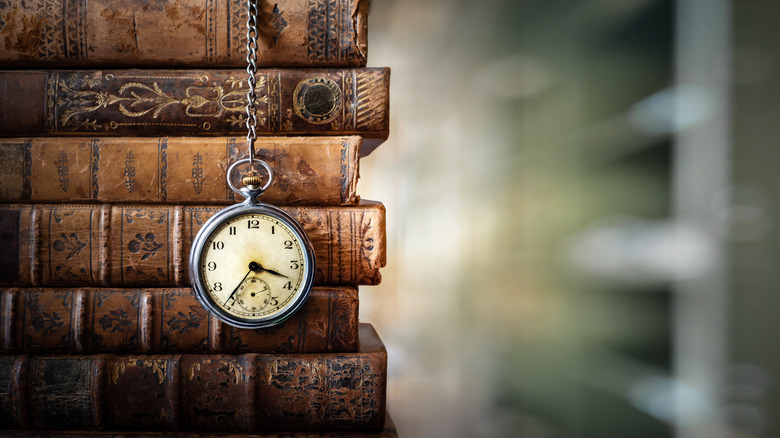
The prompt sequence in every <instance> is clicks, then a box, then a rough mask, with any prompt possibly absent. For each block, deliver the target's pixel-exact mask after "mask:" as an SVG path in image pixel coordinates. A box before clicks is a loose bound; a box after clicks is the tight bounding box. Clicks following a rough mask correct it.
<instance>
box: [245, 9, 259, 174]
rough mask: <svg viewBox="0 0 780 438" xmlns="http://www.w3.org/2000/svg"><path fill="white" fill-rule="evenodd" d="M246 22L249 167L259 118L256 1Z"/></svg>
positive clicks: (253, 157)
mask: <svg viewBox="0 0 780 438" xmlns="http://www.w3.org/2000/svg"><path fill="white" fill-rule="evenodd" d="M246 6H247V17H248V18H247V22H246V50H247V54H246V63H247V66H246V72H247V73H248V74H249V76H248V77H247V84H248V85H249V92H248V93H246V129H247V130H248V131H249V132H248V133H247V135H246V141H247V142H248V143H249V165H250V166H252V165H253V163H254V159H255V140H256V139H257V131H256V127H257V116H256V115H255V100H256V99H255V83H256V80H255V74H256V73H257V64H256V63H255V62H256V60H257V3H256V0H247V2H246Z"/></svg>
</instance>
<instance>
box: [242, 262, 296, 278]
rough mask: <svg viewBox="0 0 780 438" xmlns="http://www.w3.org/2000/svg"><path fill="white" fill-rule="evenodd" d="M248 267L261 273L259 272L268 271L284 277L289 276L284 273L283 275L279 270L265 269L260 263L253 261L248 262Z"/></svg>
mask: <svg viewBox="0 0 780 438" xmlns="http://www.w3.org/2000/svg"><path fill="white" fill-rule="evenodd" d="M249 269H251V270H253V271H255V272H257V273H258V274H259V273H261V272H267V273H269V274H271V275H276V276H279V277H284V278H290V277H288V276H286V275H284V274H282V273H280V272H277V271H274V270H273V269H266V268H264V267H263V266H262V265H260V263H255V262H252V263H250V264H249Z"/></svg>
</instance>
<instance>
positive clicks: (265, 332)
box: [0, 286, 358, 354]
mask: <svg viewBox="0 0 780 438" xmlns="http://www.w3.org/2000/svg"><path fill="white" fill-rule="evenodd" d="M0 308H2V311H3V313H2V315H3V316H2V318H0V352H3V353H36V352H41V353H66V354H67V353H72V354H76V353H78V354H82V353H87V354H94V353H190V352H204V353H208V352H213V353H244V352H255V353H324V352H354V351H357V340H358V339H357V335H358V323H357V321H358V296H357V287H355V286H340V287H322V286H318V287H315V288H314V289H313V290H312V292H311V294H310V295H309V298H308V300H307V301H306V303H305V304H304V305H303V307H302V308H301V309H300V310H299V311H298V312H297V313H296V314H295V315H293V316H292V317H291V318H290V319H289V320H287V321H285V322H284V323H282V324H280V325H278V326H274V327H272V328H267V329H259V330H248V329H239V328H235V327H232V326H229V325H225V324H223V323H221V322H220V321H219V320H217V319H216V318H214V317H213V316H212V315H211V314H210V313H209V312H208V311H206V309H204V308H203V307H202V306H201V305H200V302H199V301H198V299H197V298H196V296H195V294H194V293H193V292H192V290H191V289H108V288H101V289H90V288H84V289H67V288H65V289H45V288H44V289H41V288H7V289H0Z"/></svg>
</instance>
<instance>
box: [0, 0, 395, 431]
mask: <svg viewBox="0 0 780 438" xmlns="http://www.w3.org/2000/svg"><path fill="white" fill-rule="evenodd" d="M258 8H259V18H258V26H259V28H260V31H259V38H258V66H259V69H258V71H257V75H256V78H257V85H256V89H257V91H256V94H257V111H256V116H257V120H258V122H257V134H258V137H259V138H258V140H257V142H256V144H255V149H256V151H257V153H258V155H259V156H260V157H261V158H262V159H263V160H265V161H266V162H268V163H269V164H270V166H271V168H272V169H273V171H274V183H273V185H272V186H271V187H270V188H269V189H268V191H267V192H266V193H265V194H264V195H263V196H262V197H261V198H260V200H261V201H262V202H266V203H271V204H275V205H278V206H280V207H282V208H283V209H285V210H286V211H287V212H289V213H291V214H292V215H293V217H295V219H296V220H297V221H298V222H299V223H300V224H301V225H302V226H303V228H304V229H305V231H306V232H307V233H308V235H309V238H310V239H311V241H312V243H313V248H314V252H315V257H316V272H315V286H314V288H313V289H312V292H311V294H310V296H309V298H308V299H307V301H306V303H305V304H304V306H303V307H302V308H301V309H300V310H299V311H298V312H297V313H296V314H295V315H294V316H293V317H292V318H291V319H289V320H287V321H285V322H284V323H282V324H280V325H277V326H273V327H270V328H265V329H257V330H250V329H238V328H235V327H232V326H230V325H226V324H224V323H222V322H220V321H219V320H217V319H216V318H215V317H214V316H213V315H211V314H210V313H209V312H208V311H207V310H206V309H205V308H204V307H202V306H201V304H200V302H199V301H198V299H197V298H196V296H195V295H194V293H193V290H192V289H191V288H190V287H189V286H190V284H189V274H188V262H189V261H188V255H189V251H190V246H191V244H192V242H193V239H194V237H195V235H196V233H197V232H198V230H199V229H200V227H201V226H202V225H203V223H204V222H205V221H206V220H207V219H208V218H209V217H210V216H211V215H213V214H214V213H216V212H217V211H219V210H221V209H222V208H224V207H226V206H229V205H231V204H235V203H236V202H238V201H240V199H236V198H240V197H238V196H236V195H235V194H234V193H233V191H232V190H231V189H230V188H229V186H228V184H227V182H226V177H225V175H226V170H227V168H228V167H229V166H230V165H231V164H232V163H234V162H236V161H237V160H239V159H242V158H245V157H246V156H247V153H248V152H247V151H248V149H247V144H246V140H245V137H246V114H245V108H246V103H247V102H246V99H247V97H246V94H247V89H248V85H247V83H246V76H247V73H246V46H247V41H246V39H247V37H246V35H247V32H246V22H247V8H246V2H244V1H239V0H157V1H141V0H133V1H127V0H101V1H87V0H30V1H25V2H0V17H3V23H2V29H0V34H2V35H3V38H2V39H0V64H1V65H3V66H4V68H6V70H4V71H0V137H3V138H2V139H0V202H1V203H2V204H0V248H1V250H0V286H2V288H1V289H0V352H2V355H0V428H2V429H3V430H4V432H3V434H7V435H19V436H38V435H45V436H49V435H53V434H59V435H65V436H80V435H90V436H110V435H114V434H116V433H122V434H130V435H133V434H137V435H147V434H148V435H154V436H156V434H157V433H162V432H171V431H175V432H176V433H182V434H186V433H198V434H204V433H211V432H217V433H253V434H256V433H273V434H274V436H287V435H289V436H296V437H299V436H395V432H394V428H393V426H392V423H391V422H390V420H389V418H387V417H386V407H385V404H386V384H387V381H386V379H387V353H386V351H385V348H384V346H383V345H382V342H381V340H380V339H379V337H378V336H377V334H376V332H375V331H374V329H373V328H372V327H371V326H370V325H367V324H360V323H359V322H358V301H359V300H358V286H360V285H375V284H378V283H379V281H380V278H381V277H380V272H379V270H380V268H381V267H382V266H384V264H385V258H386V256H385V254H386V247H385V245H386V239H385V210H384V207H383V205H382V204H381V203H379V202H372V201H365V200H360V197H359V196H358V195H357V193H356V184H357V179H358V164H359V159H360V157H361V156H364V155H366V154H368V153H370V152H371V151H372V150H373V149H374V148H376V147H377V146H378V145H379V144H380V143H381V142H382V141H383V140H384V139H386V137H387V135H388V121H389V95H388V93H389V69H386V68H366V67H365V64H366V38H367V35H366V24H367V14H368V1H366V0H291V1H288V2H285V3H283V4H271V3H267V2H264V1H259V2H258ZM236 281H240V279H237V280H236Z"/></svg>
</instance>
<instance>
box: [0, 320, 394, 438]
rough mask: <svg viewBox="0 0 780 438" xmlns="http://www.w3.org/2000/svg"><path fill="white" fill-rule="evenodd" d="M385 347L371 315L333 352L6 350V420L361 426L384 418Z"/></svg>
mask: <svg viewBox="0 0 780 438" xmlns="http://www.w3.org/2000/svg"><path fill="white" fill-rule="evenodd" d="M386 380H387V353H386V351H385V348H384V346H383V345H382V343H381V341H380V340H379V338H378V336H377V334H376V332H375V331H374V330H373V328H372V327H371V326H370V325H365V324H363V325H361V327H360V351H359V352H357V353H335V354H243V355H220V354H185V355H172V356H171V355H147V356H116V355H83V356H14V355H6V356H0V422H2V425H3V426H4V427H6V428H17V429H18V428H22V429H24V428H39V429H59V430H62V429H98V430H197V431H220V432H231V431H255V430H259V431H270V430H343V429H350V430H360V429H379V428H381V427H382V426H383V425H384V420H385V394H386Z"/></svg>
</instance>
